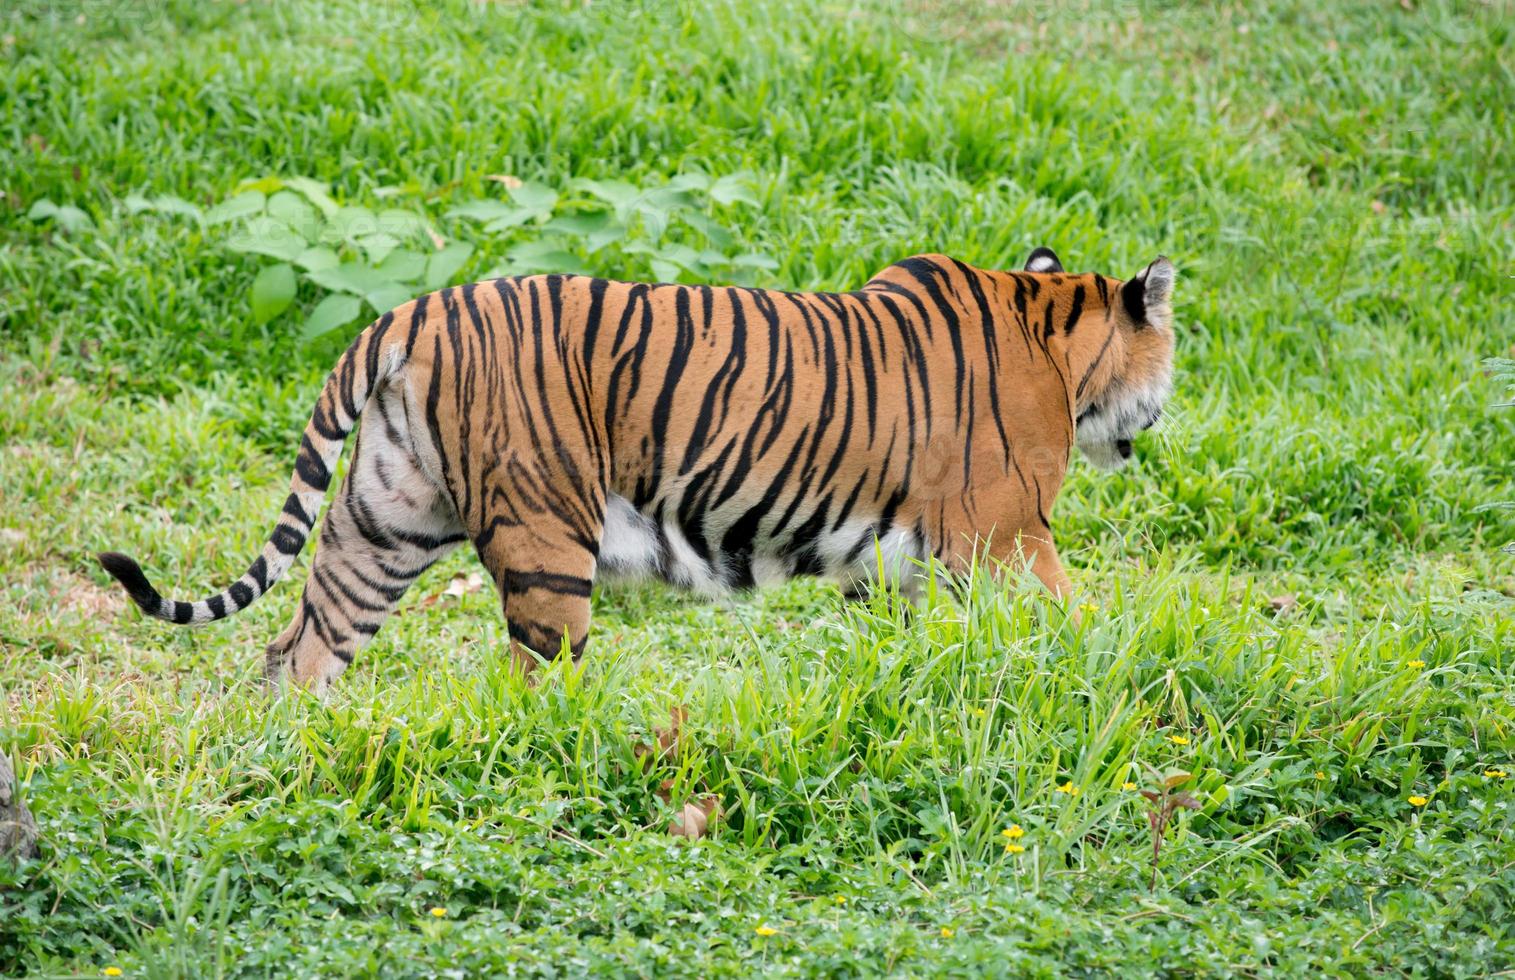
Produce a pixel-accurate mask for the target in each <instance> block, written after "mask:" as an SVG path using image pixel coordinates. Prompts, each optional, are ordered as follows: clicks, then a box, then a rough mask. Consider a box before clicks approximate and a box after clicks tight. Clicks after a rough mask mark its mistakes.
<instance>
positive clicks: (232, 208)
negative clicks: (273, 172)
mask: <svg viewBox="0 0 1515 980" xmlns="http://www.w3.org/2000/svg"><path fill="white" fill-rule="evenodd" d="M267 201H268V198H266V197H264V196H263V192H262V191H244V192H242V193H241V194H238V195H236V196H235V197H230V198H227V199H226V200H224V201H222V202H221V203H220V204H217V205H216V206H215V207H213V208H211V209H210V210H209V211H207V212H206V213H205V223H206V224H208V225H224V224H226V223H227V222H228V221H236V220H237V219H238V218H249V217H252V216H253V215H255V214H262V213H263V207H264V205H265V204H266V203H267Z"/></svg>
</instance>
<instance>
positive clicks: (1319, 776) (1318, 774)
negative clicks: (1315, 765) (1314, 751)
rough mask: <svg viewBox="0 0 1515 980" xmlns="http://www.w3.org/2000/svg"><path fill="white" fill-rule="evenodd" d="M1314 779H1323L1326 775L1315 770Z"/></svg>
mask: <svg viewBox="0 0 1515 980" xmlns="http://www.w3.org/2000/svg"><path fill="white" fill-rule="evenodd" d="M1315 778H1316V779H1325V778H1326V774H1325V773H1323V772H1321V771H1320V770H1319V769H1317V770H1315Z"/></svg>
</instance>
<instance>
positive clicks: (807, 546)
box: [595, 494, 926, 596]
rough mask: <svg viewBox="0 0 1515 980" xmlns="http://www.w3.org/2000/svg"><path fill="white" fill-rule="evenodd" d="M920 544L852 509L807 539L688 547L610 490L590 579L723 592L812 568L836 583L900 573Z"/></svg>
mask: <svg viewBox="0 0 1515 980" xmlns="http://www.w3.org/2000/svg"><path fill="white" fill-rule="evenodd" d="M925 553H926V549H925V546H924V543H923V542H922V541H921V539H920V536H919V535H918V534H917V533H916V532H915V531H914V529H912V528H908V527H903V526H898V525H889V526H883V525H881V524H880V523H879V522H878V520H877V519H876V518H874V519H870V518H868V517H867V516H856V517H852V518H849V519H848V520H847V521H845V522H843V523H842V524H841V526H839V527H832V526H827V527H824V528H822V529H821V530H819V531H818V532H816V533H815V534H814V535H813V536H811V537H810V538H809V539H808V540H804V541H795V540H793V539H788V540H785V541H782V542H779V541H773V540H770V539H766V538H764V537H762V536H761V535H760V536H758V537H757V538H756V539H755V540H754V541H753V545H752V552H751V554H750V555H749V554H741V555H730V554H724V553H722V552H720V551H719V550H712V549H711V548H710V547H709V546H708V545H706V546H704V547H696V545H695V544H694V543H691V542H690V540H689V537H688V536H687V535H686V534H685V533H684V531H683V529H682V528H680V527H679V525H678V524H677V523H676V522H674V521H669V520H664V521H662V522H659V521H657V520H655V519H654V518H653V517H651V516H649V515H647V514H644V513H641V512H639V511H638V510H637V509H636V507H634V506H633V505H632V503H631V501H629V500H627V499H626V498H625V497H622V496H620V495H619V494H611V495H610V497H609V499H608V500H607V502H606V507H605V527H604V531H603V532H602V534H601V536H600V554H599V562H598V565H597V567H596V572H595V581H596V582H597V583H602V584H607V585H615V584H617V583H624V582H636V581H657V580H661V581H663V582H667V583H669V584H670V585H674V586H677V587H679V588H683V589H689V590H691V591H694V592H697V593H700V594H702V595H707V596H725V595H730V594H732V593H733V592H737V591H740V590H742V589H743V588H747V587H750V586H753V585H769V584H772V583H776V582H782V581H784V580H785V579H788V578H792V577H794V576H795V575H816V576H820V577H822V578H827V579H831V580H833V581H836V582H839V583H841V584H843V585H846V584H849V583H853V582H859V581H865V580H872V579H874V578H876V577H877V576H878V574H879V572H880V571H881V570H882V571H883V572H884V574H886V575H890V576H894V575H898V576H900V577H901V578H907V577H909V576H911V575H912V574H913V573H914V572H915V571H916V563H918V562H920V561H922V560H923V559H924V556H925Z"/></svg>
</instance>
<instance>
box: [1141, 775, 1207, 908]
mask: <svg viewBox="0 0 1515 980" xmlns="http://www.w3.org/2000/svg"><path fill="white" fill-rule="evenodd" d="M1154 775H1156V773H1154ZM1190 778H1192V774H1190V773H1187V772H1172V773H1169V774H1167V775H1165V776H1163V777H1162V778H1161V779H1160V780H1159V781H1158V783H1157V785H1158V786H1159V787H1160V788H1159V789H1156V790H1150V789H1144V790H1142V791H1141V794H1142V798H1143V799H1145V800H1146V801H1147V826H1148V827H1149V828H1151V830H1152V878H1151V881H1150V882H1149V883H1148V885H1147V889H1148V891H1156V890H1157V862H1158V859H1159V858H1160V857H1161V856H1162V848H1163V832H1164V831H1165V830H1167V829H1168V824H1169V822H1170V821H1172V819H1173V815H1174V814H1175V813H1177V812H1178V811H1179V810H1198V809H1199V808H1200V803H1199V801H1198V800H1196V799H1195V798H1194V797H1192V796H1190V795H1189V794H1188V793H1183V792H1178V791H1177V790H1178V788H1179V787H1180V786H1182V785H1183V784H1184V783H1186V782H1188V781H1189V780H1190Z"/></svg>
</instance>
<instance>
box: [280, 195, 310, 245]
mask: <svg viewBox="0 0 1515 980" xmlns="http://www.w3.org/2000/svg"><path fill="white" fill-rule="evenodd" d="M268 216H269V217H270V218H277V219H278V220H280V221H282V222H284V223H285V224H286V225H288V226H289V227H290V229H291V230H292V231H294V232H295V234H297V235H299V236H300V237H301V238H303V239H305V240H306V241H308V242H309V241H315V240H316V239H317V238H319V237H320V235H321V221H320V219H319V218H318V217H317V216H316V209H315V208H313V207H311V206H310V203H309V202H308V201H306V200H305V198H303V197H301V196H300V195H298V194H296V193H294V192H292V191H280V192H279V193H277V194H275V195H274V196H273V197H270V198H269V199H268Z"/></svg>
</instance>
